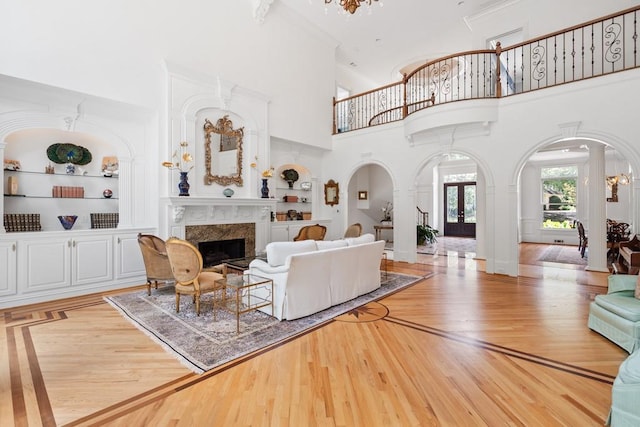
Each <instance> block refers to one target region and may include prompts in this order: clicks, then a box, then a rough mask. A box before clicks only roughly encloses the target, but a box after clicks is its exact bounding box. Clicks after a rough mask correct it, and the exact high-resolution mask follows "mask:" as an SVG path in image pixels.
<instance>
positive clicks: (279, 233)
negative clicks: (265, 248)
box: [271, 223, 290, 242]
mask: <svg viewBox="0 0 640 427" xmlns="http://www.w3.org/2000/svg"><path fill="white" fill-rule="evenodd" d="M288 240H290V239H289V226H288V225H286V224H283V225H280V224H277V223H274V224H273V225H272V226H271V241H272V242H286V241H288Z"/></svg>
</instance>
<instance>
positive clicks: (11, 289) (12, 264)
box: [0, 242, 17, 296]
mask: <svg viewBox="0 0 640 427" xmlns="http://www.w3.org/2000/svg"><path fill="white" fill-rule="evenodd" d="M16 283H17V281H16V242H0V296H2V295H13V294H15V293H16Z"/></svg>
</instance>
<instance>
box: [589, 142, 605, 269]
mask: <svg viewBox="0 0 640 427" xmlns="http://www.w3.org/2000/svg"><path fill="white" fill-rule="evenodd" d="M587 146H588V147H589V185H588V187H589V206H588V208H587V218H588V221H589V222H588V224H587V226H588V231H587V237H588V239H589V243H588V245H587V248H588V254H589V260H588V261H589V262H588V265H587V270H590V271H604V272H606V271H609V270H608V268H607V209H606V202H605V201H606V185H607V184H606V181H605V160H604V144H601V143H599V142H595V141H590V142H588V143H587Z"/></svg>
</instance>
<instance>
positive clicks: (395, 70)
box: [274, 0, 519, 86]
mask: <svg viewBox="0 0 640 427" xmlns="http://www.w3.org/2000/svg"><path fill="white" fill-rule="evenodd" d="M518 1H519V0H444V1H442V0H440V1H436V0H381V1H379V2H375V1H374V2H373V3H372V6H371V7H369V6H368V5H366V3H363V5H362V6H361V7H360V8H359V9H358V10H357V11H356V13H355V14H353V15H350V14H347V13H345V12H344V11H343V9H342V8H341V7H340V6H338V4H337V0H333V2H332V3H330V4H326V5H325V3H324V1H323V0H279V4H278V3H276V4H275V5H274V6H275V7H281V6H282V5H284V6H286V7H287V8H290V9H291V10H293V11H294V13H296V14H299V15H300V16H302V17H303V18H305V19H307V20H308V21H310V22H311V23H312V24H314V25H315V26H317V27H318V28H319V29H320V30H321V31H323V32H325V33H326V34H328V35H329V36H330V37H332V38H333V39H335V40H336V42H337V44H338V48H337V51H336V59H337V61H338V62H339V63H342V64H344V65H347V66H349V67H352V68H353V69H354V71H356V72H358V73H360V74H363V75H365V76H367V77H368V78H369V80H371V82H372V83H374V84H376V85H377V86H383V85H386V84H388V83H391V82H394V81H398V80H400V78H401V76H400V74H399V72H400V69H401V68H402V67H405V66H406V65H408V64H411V63H415V62H416V61H424V60H427V59H428V60H430V59H436V58H439V57H442V56H446V55H448V54H451V53H454V52H461V51H464V50H467V49H471V48H472V46H471V45H470V44H471V39H472V38H471V30H470V29H469V27H468V26H467V24H466V23H465V17H470V16H473V15H474V14H478V13H482V12H483V11H489V10H491V9H495V8H499V7H500V6H502V5H505V4H507V3H508V4H513V3H515V2H518ZM380 3H382V4H383V6H382V7H381V6H380Z"/></svg>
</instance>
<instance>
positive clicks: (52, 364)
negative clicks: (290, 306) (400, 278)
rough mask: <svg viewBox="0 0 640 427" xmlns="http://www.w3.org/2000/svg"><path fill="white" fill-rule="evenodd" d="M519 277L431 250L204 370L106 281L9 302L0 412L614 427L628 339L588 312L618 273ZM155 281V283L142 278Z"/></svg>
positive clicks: (527, 266)
mask: <svg viewBox="0 0 640 427" xmlns="http://www.w3.org/2000/svg"><path fill="white" fill-rule="evenodd" d="M544 248H545V246H543V245H522V248H521V260H522V262H523V263H524V264H523V265H522V266H521V270H520V271H521V276H520V277H518V278H512V277H506V276H501V275H487V274H485V273H483V272H482V271H481V270H482V268H483V265H482V262H481V261H477V260H474V259H473V258H471V257H466V256H465V254H464V253H463V252H461V253H460V254H459V256H455V254H449V256H428V255H427V256H420V259H419V262H418V263H416V264H407V263H400V262H389V269H390V271H396V272H400V273H406V274H416V275H427V274H429V273H435V274H433V275H431V276H430V277H429V278H427V279H425V280H423V281H421V282H419V283H418V284H416V285H414V286H412V287H410V288H408V289H406V290H403V291H401V292H399V293H396V294H394V295H392V296H390V297H387V298H385V299H383V300H381V301H380V302H379V303H372V304H373V306H372V309H373V310H372V312H374V313H375V312H378V313H383V314H384V313H385V312H386V310H388V314H387V315H386V317H382V318H378V319H377V320H376V317H373V318H371V319H366V318H362V320H363V321H361V322H355V323H354V322H345V321H342V320H341V319H340V318H338V319H337V320H335V321H333V322H331V323H329V324H327V325H326V326H324V327H322V328H320V329H317V330H315V331H313V332H310V333H307V334H305V335H303V336H301V337H299V338H297V339H295V340H293V341H290V342H287V343H285V344H282V345H278V346H275V347H274V348H272V349H270V350H269V351H266V352H261V353H260V354H257V355H253V356H249V357H247V358H245V359H243V360H240V361H235V362H232V363H230V364H229V365H227V366H223V367H220V368H219V369H216V370H214V371H210V372H208V373H205V374H203V375H196V374H193V373H191V372H190V371H189V370H188V369H186V368H185V367H183V366H182V365H181V364H180V362H178V361H177V360H176V359H174V358H173V357H172V356H171V355H169V354H168V353H166V352H165V351H164V350H163V349H162V348H160V347H159V346H158V345H156V344H155V343H153V342H152V341H151V340H150V339H149V338H148V337H146V336H145V335H144V334H142V333H141V332H139V331H138V330H137V329H136V328H135V327H133V326H132V325H131V324H130V323H129V322H128V321H126V320H125V319H124V318H122V316H120V315H119V314H118V313H117V312H116V311H115V310H114V309H112V308H111V307H110V306H109V305H108V304H106V303H105V302H103V300H102V296H101V295H93V296H87V297H81V298H74V299H70V300H63V301H58V302H52V303H46V304H40V305H34V306H28V307H21V308H14V309H9V310H4V311H2V312H0V313H1V314H2V317H1V318H0V319H1V320H0V321H1V322H2V328H0V390H1V395H0V426H11V425H15V426H39V425H45V426H53V425H69V426H75V425H114V426H115V425H118V426H143V425H151V426H196V425H197V426H218V425H220V426H266V425H273V426H281V425H282V426H365V425H366V426H410V425H415V426H417V425H427V426H428V425H434V426H438V425H440V426H467V425H468V426H476V425H480V426H483V425H484V426H496V425H511V426H518V425H520V426H533V425H536V426H542V425H544V426H550V425H565V426H590V425H593V426H601V425H603V424H604V421H605V419H606V417H607V413H608V410H609V405H610V399H611V384H612V382H613V379H614V377H615V375H616V373H617V369H618V366H619V365H620V363H621V362H622V361H623V360H624V359H625V358H626V356H627V355H626V353H625V352H624V351H623V350H622V349H620V348H619V347H617V346H615V345H614V344H612V343H610V342H609V341H607V340H606V339H604V338H603V337H601V336H600V335H598V334H596V333H594V332H592V331H590V330H589V329H588V328H587V326H586V324H587V313H588V305H589V302H590V300H591V299H592V298H593V296H594V295H595V294H597V293H602V292H605V290H606V289H605V288H604V285H605V282H606V275H605V274H603V273H590V272H586V271H584V267H578V266H570V265H564V266H563V265H550V264H546V265H541V264H540V263H538V262H535V260H537V259H538V256H539V253H540V251H542V250H544ZM140 292H143V288H142V287H141V288H140Z"/></svg>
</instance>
